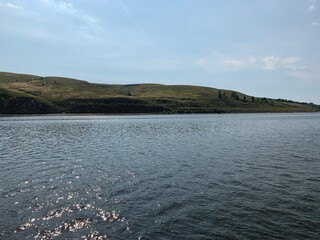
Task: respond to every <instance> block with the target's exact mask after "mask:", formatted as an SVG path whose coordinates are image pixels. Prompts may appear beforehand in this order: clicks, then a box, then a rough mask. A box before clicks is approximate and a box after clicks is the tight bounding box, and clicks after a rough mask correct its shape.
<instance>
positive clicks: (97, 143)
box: [0, 113, 320, 240]
mask: <svg viewBox="0 0 320 240" xmlns="http://www.w3.org/2000/svg"><path fill="white" fill-rule="evenodd" d="M319 120H320V115H319V114H316V113H314V114H230V115H173V116H169V115H159V116H155V115H153V116H143V115H140V116H37V117H10V118H7V117H3V118H0V193H1V194H0V213H1V218H0V239H10V240H11V239H141V240H142V239H262V238H263V239H279V238H282V239H319V236H320V230H319V229H320V214H319V213H320V176H319V175H320V174H319V173H320V168H319V166H320V141H319V139H320V124H319V122H320V121H319Z"/></svg>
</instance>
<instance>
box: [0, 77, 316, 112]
mask: <svg viewBox="0 0 320 240" xmlns="http://www.w3.org/2000/svg"><path fill="white" fill-rule="evenodd" d="M317 111H320V106H319V105H315V104H312V103H300V102H294V101H288V100H284V99H269V98H260V97H254V96H248V95H246V94H243V93H240V92H236V91H230V90H224V89H215V88H209V87H199V86H186V85H162V84H130V85H116V84H94V83H89V82H86V81H81V80H77V79H71V78H63V77H41V76H35V75H27V74H17V73H9V72H0V114H49V113H50V114H51V113H237V112H239V113H240V112H243V113H244V112H246V113H250V112H317Z"/></svg>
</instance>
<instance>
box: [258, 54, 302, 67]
mask: <svg viewBox="0 0 320 240" xmlns="http://www.w3.org/2000/svg"><path fill="white" fill-rule="evenodd" d="M298 61H299V58H297V57H288V58H282V59H281V58H277V57H274V56H266V57H264V58H262V63H263V65H262V68H263V69H265V70H276V69H279V68H295V64H296V63H297V62H298Z"/></svg>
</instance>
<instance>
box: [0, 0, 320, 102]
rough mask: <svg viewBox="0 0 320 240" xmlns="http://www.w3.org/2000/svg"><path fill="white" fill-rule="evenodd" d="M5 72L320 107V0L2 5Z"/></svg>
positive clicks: (30, 0)
mask: <svg viewBox="0 0 320 240" xmlns="http://www.w3.org/2000/svg"><path fill="white" fill-rule="evenodd" d="M0 54H1V57H0V71H11V72H20V73H30V74H36V75H42V76H48V75H55V76H65V77H74V78H78V79H84V80H87V81H90V82H97V83H121V84H123V83H145V82H148V83H150V82H152V83H164V84H187V85H202V86H210V87H216V88H224V89H233V90H237V91H241V92H244V93H247V94H249V95H254V96H261V97H272V98H287V99H292V100H297V101H307V102H314V103H318V104H320V93H319V92H320V0H223V1H222V0H0Z"/></svg>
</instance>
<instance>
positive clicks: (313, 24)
mask: <svg viewBox="0 0 320 240" xmlns="http://www.w3.org/2000/svg"><path fill="white" fill-rule="evenodd" d="M311 25H312V26H314V27H318V26H320V21H315V22H313V23H312V24H311Z"/></svg>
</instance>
